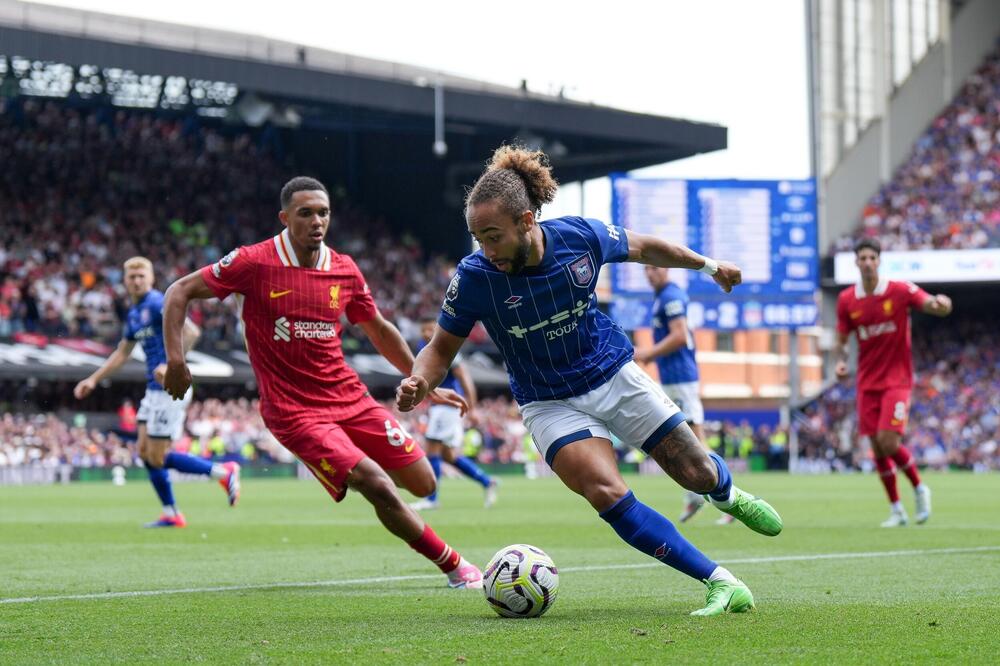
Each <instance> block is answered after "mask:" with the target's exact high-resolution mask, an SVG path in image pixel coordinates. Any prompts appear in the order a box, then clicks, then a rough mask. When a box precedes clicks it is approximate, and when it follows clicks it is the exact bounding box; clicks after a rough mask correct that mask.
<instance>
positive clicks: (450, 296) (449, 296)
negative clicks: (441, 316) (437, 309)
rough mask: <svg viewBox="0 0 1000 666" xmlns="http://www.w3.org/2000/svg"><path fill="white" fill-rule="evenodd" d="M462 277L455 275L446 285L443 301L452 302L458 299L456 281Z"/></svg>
mask: <svg viewBox="0 0 1000 666" xmlns="http://www.w3.org/2000/svg"><path fill="white" fill-rule="evenodd" d="M461 277H462V276H461V275H459V274H458V273H455V277H453V278H452V279H451V283H450V284H449V285H448V291H446V292H445V293H444V297H445V300H449V301H453V300H455V299H456V298H458V280H459V279H460V278H461Z"/></svg>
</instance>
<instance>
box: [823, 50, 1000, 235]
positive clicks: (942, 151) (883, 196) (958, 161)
mask: <svg viewBox="0 0 1000 666" xmlns="http://www.w3.org/2000/svg"><path fill="white" fill-rule="evenodd" d="M864 236H875V237H878V238H879V239H880V240H881V242H882V249H884V250H921V249H930V248H950V249H973V248H983V247H1000V45H998V48H997V50H996V51H994V52H993V53H992V55H990V56H989V57H988V58H987V59H986V61H985V62H984V63H983V65H982V66H981V67H980V68H979V69H978V70H977V71H976V72H975V73H974V74H973V75H972V76H970V77H969V78H968V80H966V82H965V85H964V86H963V87H962V89H961V91H960V92H959V94H958V95H957V96H956V97H955V99H954V100H953V101H952V102H951V104H949V105H948V107H947V108H946V109H945V110H944V111H943V112H942V113H941V114H940V115H939V116H938V117H937V118H936V119H935V120H934V122H932V123H931V126H930V127H928V128H927V131H926V132H924V134H923V135H922V136H921V137H920V139H919V140H918V141H917V142H916V144H915V145H914V147H913V153H912V154H911V155H910V157H909V159H907V160H906V162H905V163H904V164H903V165H902V166H901V167H900V168H899V169H898V170H897V172H896V174H895V175H894V176H893V178H892V179H891V180H890V181H889V182H888V183H886V184H885V185H883V186H882V188H881V189H880V190H879V191H878V193H877V194H876V195H875V196H874V197H872V199H871V201H869V202H868V205H867V206H865V209H864V211H863V213H862V220H861V225H860V226H859V228H858V229H857V230H856V232H855V233H854V234H853V235H851V236H845V237H843V238H841V239H839V240H838V241H837V242H836V244H835V247H834V248H832V249H833V250H834V251H838V250H839V251H844V250H850V249H851V248H852V247H853V244H854V241H855V240H856V239H857V238H860V237H864Z"/></svg>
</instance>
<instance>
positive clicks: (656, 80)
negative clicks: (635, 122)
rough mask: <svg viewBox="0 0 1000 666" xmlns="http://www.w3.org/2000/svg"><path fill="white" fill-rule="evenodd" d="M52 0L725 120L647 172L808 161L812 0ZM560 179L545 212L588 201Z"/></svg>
mask: <svg viewBox="0 0 1000 666" xmlns="http://www.w3.org/2000/svg"><path fill="white" fill-rule="evenodd" d="M47 4H57V5H64V6H70V7H76V8H79V9H89V10H93V11H101V12H107V13H112V14H121V15H129V16H140V17H144V18H150V19H155V20H161V21H170V22H174V23H185V24H190V25H200V26H205V27H211V28H218V29H224V30H232V31H236V32H246V33H254V34H259V35H264V36H267V37H272V38H276V39H282V40H287V41H292V42H296V43H301V44H305V45H309V46H317V47H321V48H326V49H331V50H335V51H343V52H347V53H352V54H356V55H363V56H368V57H373V58H381V59H385V60H393V61H397V62H403V63H408V64H412V65H419V66H422V67H429V68H432V69H438V70H441V71H446V72H451V73H454V74H460V75H463V76H469V77H473V78H478V79H484V80H489V81H493V82H496V83H501V84H508V85H512V86H516V85H518V83H519V82H520V81H521V80H522V79H526V80H527V81H528V82H529V86H530V87H531V88H533V89H536V90H540V91H547V90H556V89H558V88H560V87H562V88H564V89H565V90H566V91H567V93H568V94H569V95H570V96H572V97H574V98H577V99H581V100H586V101H593V102H596V103H599V104H606V105H610V106H615V107H620V108H623V109H629V110H633V111H642V112H648V113H655V114H660V115H667V116H674V117H680V118H688V119H692V120H701V121H708V122H714V123H720V124H723V125H726V126H727V127H728V128H729V148H728V150H725V151H721V152H718V153H713V154H709V155H702V156H698V157H694V158H690V159H687V160H682V161H679V162H674V163H671V164H668V165H661V166H657V167H651V168H649V169H645V170H643V171H642V172H641V175H649V176H669V177H678V178H703V177H719V178H723V177H732V178H804V177H807V176H808V175H809V153H808V150H809V134H808V102H807V100H808V98H807V79H806V50H805V48H806V47H805V17H804V8H803V1H802V0H764V1H753V2H751V1H748V0H697V1H695V0H654V1H652V2H649V1H641V0H617V1H616V2H612V3H604V4H597V3H583V2H580V1H579V0H576V1H564V0H550V1H543V0H532V1H530V2H529V1H524V0H505V1H504V2H497V1H493V2H468V1H467V0H466V1H464V2H457V1H445V0H425V1H424V2H398V1H392V0H351V1H349V2H339V1H336V2H334V1H328V2H322V1H319V0H316V1H309V0H282V1H281V2H272V3H247V2H245V1H243V2H234V1H232V0H212V1H206V0H170V1H169V2H136V1H135V0H49V2H48V3H47ZM484 159H485V156H484ZM557 175H558V174H557ZM563 190H564V191H563V192H561V195H562V196H560V197H559V200H557V202H556V203H555V204H554V205H553V206H552V207H549V209H548V210H547V211H546V213H547V215H549V214H555V213H559V212H567V213H571V212H572V213H575V212H578V211H579V199H580V196H579V189H578V188H577V187H576V186H567V187H565V188H563ZM608 193H609V188H608V185H607V181H606V180H601V181H595V182H592V183H589V184H588V185H587V188H586V211H585V212H586V213H587V214H588V215H594V216H596V217H606V216H607V213H608V200H609V199H608V197H609V194H608ZM554 209H555V210H554Z"/></svg>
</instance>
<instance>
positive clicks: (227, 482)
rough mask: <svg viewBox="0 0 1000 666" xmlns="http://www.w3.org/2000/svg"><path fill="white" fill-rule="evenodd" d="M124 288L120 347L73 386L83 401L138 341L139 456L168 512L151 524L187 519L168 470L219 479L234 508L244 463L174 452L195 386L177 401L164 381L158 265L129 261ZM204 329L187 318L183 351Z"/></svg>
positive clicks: (181, 522)
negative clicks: (141, 363)
mask: <svg viewBox="0 0 1000 666" xmlns="http://www.w3.org/2000/svg"><path fill="white" fill-rule="evenodd" d="M124 269H125V277H124V280H125V289H126V290H127V291H128V294H129V296H130V297H131V298H132V307H130V308H129V311H128V315H127V316H126V320H125V330H124V332H123V335H122V339H121V342H119V343H118V347H117V348H116V349H115V350H114V351H113V352H112V353H111V355H110V356H109V357H108V358H107V360H106V361H104V363H103V364H102V365H101V367H99V368H98V369H97V370H95V371H94V372H93V374H91V375H90V376H89V377H87V378H86V379H84V380H82V381H80V383H79V384H77V385H76V387H75V388H74V389H73V395H74V396H76V398H77V399H78V400H82V399H83V398H86V397H87V396H88V395H90V393H91V392H92V391H93V390H94V389H95V388H96V387H97V384H98V382H100V381H101V380H102V379H104V378H105V377H108V376H110V375H111V374H113V373H114V372H115V371H116V370H118V369H119V368H120V367H122V366H123V365H125V363H126V362H127V361H128V359H129V356H130V355H131V354H132V349H133V348H134V347H135V345H136V343H137V342H138V343H140V344H142V351H143V352H144V353H145V354H146V395H145V396H144V397H143V399H142V402H141V403H139V413H138V414H137V420H138V422H139V433H138V445H139V457H140V458H142V461H143V462H144V463H145V465H146V469H147V471H148V472H149V481H150V483H152V484H153V488H154V489H155V490H156V494H157V496H159V498H160V502H161V503H162V504H163V514H162V515H161V516H160V518H159V519H158V520H155V521H153V522H151V523H147V524H146V527H184V526H186V525H187V521H186V520H185V519H184V514H182V513H181V512H180V511H179V510H178V509H177V504H176V502H175V501H174V493H173V488H172V486H171V483H170V477H169V475H168V474H167V470H168V469H176V470H177V471H179V472H184V473H185V474H203V475H205V476H211V477H212V478H213V479H218V480H219V483H220V484H221V485H222V488H223V490H225V491H226V495H227V497H228V498H229V504H230V506H233V505H235V504H236V501H237V500H238V499H239V496H240V466H239V464H237V463H235V462H231V463H223V464H218V463H211V462H208V461H207V460H203V459H202V458H196V457H194V456H189V455H186V454H183V453H176V452H173V451H171V450H170V445H171V442H172V441H173V440H175V439H178V438H180V436H181V433H182V432H183V430H184V417H185V415H186V413H187V407H188V404H189V403H190V402H191V390H190V389H188V392H187V395H185V396H184V399H183V400H180V401H174V400H171V398H170V396H169V395H167V393H166V391H164V390H163V386H162V384H161V382H162V381H163V373H164V372H165V371H166V368H167V365H166V362H167V355H166V352H165V351H164V348H163V293H162V292H160V291H158V290H156V289H153V264H152V262H151V261H150V260H149V259H146V258H145V257H132V258H131V259H129V260H128V261H126V262H125V265H124ZM200 334H201V331H200V330H199V329H198V327H197V326H196V325H195V324H194V322H192V321H191V320H190V319H188V320H185V322H184V351H185V352H187V351H189V350H190V349H191V347H193V346H194V343H195V342H196V341H197V340H198V336H199V335H200Z"/></svg>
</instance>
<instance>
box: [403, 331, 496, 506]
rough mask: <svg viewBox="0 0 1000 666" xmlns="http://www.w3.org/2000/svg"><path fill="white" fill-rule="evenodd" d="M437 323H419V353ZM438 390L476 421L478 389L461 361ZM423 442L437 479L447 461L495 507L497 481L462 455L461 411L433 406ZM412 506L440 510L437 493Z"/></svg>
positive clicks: (457, 360)
mask: <svg viewBox="0 0 1000 666" xmlns="http://www.w3.org/2000/svg"><path fill="white" fill-rule="evenodd" d="M435 321H436V320H435V318H433V317H431V318H428V319H424V320H423V321H421V322H420V336H421V337H422V338H423V343H421V345H420V349H423V348H424V346H425V345H426V344H427V343H428V342H430V341H431V338H432V337H433V336H434V328H435ZM418 351H419V350H418ZM439 387H440V388H446V389H451V390H452V391H454V392H455V393H458V394H459V395H461V396H464V397H465V401H466V402H468V403H469V411H468V414H467V415H468V417H469V419H470V420H473V419H475V412H474V410H475V407H476V385H475V384H474V383H473V381H472V375H471V374H469V371H468V369H467V368H466V367H465V365H464V364H463V363H462V359H461V357H459V356H456V357H455V360H454V361H453V362H452V364H451V367H450V368H448V372H447V373H445V376H444V379H442V380H441V383H440V384H439ZM424 439H425V440H426V444H427V445H426V446H425V447H424V449H425V450H426V451H427V460H428V462H430V464H431V469H433V470H434V478H436V479H440V478H441V460H442V459H444V460H445V461H446V462H448V463H449V464H451V465H454V466H455V468H456V469H457V470H458V471H460V472H461V473H462V474H464V475H465V476H467V477H469V478H470V479H472V480H473V481H475V482H476V483H478V484H479V485H481V486H482V487H483V491H484V493H485V498H484V501H483V504H484V505H485V506H486V508H487V509H488V508H490V507H491V506H493V505H494V504H495V503H496V501H497V481H496V479H491V478H490V477H489V475H488V474H486V473H485V472H483V470H481V469H480V468H479V466H478V465H476V463H475V462H474V461H473V460H472V459H470V458H467V457H466V456H463V455H461V448H462V443H463V441H464V439H465V424H464V423H463V421H462V412H461V410H459V408H458V407H453V406H452V405H431V406H430V408H429V409H428V410H427V431H426V432H425V433H424ZM438 488H440V484H438ZM410 506H412V507H413V508H414V509H417V510H418V511H425V510H427V509H436V508H438V490H436V489H435V490H434V492H432V493H431V494H430V495H428V496H427V497H425V498H423V499H421V500H418V501H416V502H414V503H413V504H411V505H410Z"/></svg>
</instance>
